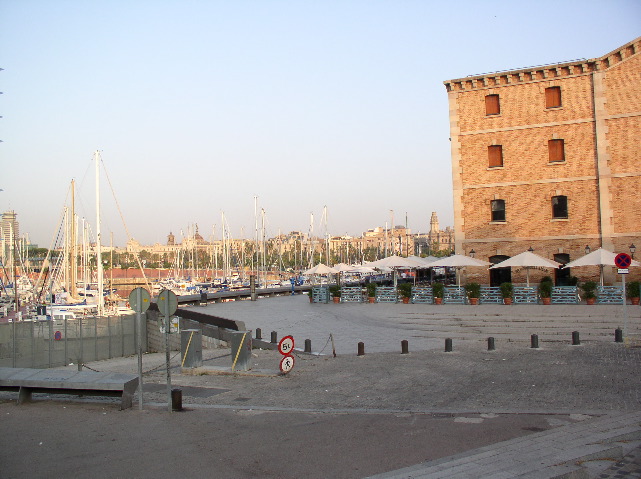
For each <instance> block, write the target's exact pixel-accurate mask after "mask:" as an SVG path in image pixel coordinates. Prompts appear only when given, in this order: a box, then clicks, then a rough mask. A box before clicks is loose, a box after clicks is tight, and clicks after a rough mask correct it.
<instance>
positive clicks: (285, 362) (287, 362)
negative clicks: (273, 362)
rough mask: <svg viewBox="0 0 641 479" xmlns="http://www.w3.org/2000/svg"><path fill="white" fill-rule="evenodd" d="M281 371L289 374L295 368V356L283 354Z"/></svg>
mask: <svg viewBox="0 0 641 479" xmlns="http://www.w3.org/2000/svg"><path fill="white" fill-rule="evenodd" d="M279 367H280V372H281V373H283V374H287V373H288V372H290V371H291V370H292V369H294V356H292V355H291V354H287V355H285V356H283V359H281V360H280V365H279Z"/></svg>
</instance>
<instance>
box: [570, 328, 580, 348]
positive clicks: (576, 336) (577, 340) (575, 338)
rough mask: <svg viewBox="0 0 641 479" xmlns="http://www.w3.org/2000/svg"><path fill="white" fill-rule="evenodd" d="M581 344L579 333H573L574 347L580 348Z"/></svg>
mask: <svg viewBox="0 0 641 479" xmlns="http://www.w3.org/2000/svg"><path fill="white" fill-rule="evenodd" d="M579 344H581V340H580V339H579V332H578V331H572V346H578V345H579Z"/></svg>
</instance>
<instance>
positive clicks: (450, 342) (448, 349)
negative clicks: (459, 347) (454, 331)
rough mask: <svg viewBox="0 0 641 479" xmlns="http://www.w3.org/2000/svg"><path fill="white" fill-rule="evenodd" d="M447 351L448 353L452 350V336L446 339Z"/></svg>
mask: <svg viewBox="0 0 641 479" xmlns="http://www.w3.org/2000/svg"><path fill="white" fill-rule="evenodd" d="M445 352H446V353H451V352H452V338H447V339H445Z"/></svg>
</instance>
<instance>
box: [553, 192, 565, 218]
mask: <svg viewBox="0 0 641 479" xmlns="http://www.w3.org/2000/svg"><path fill="white" fill-rule="evenodd" d="M552 218H554V219H567V218H568V197H567V196H553V197H552Z"/></svg>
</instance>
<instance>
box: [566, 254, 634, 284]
mask: <svg viewBox="0 0 641 479" xmlns="http://www.w3.org/2000/svg"><path fill="white" fill-rule="evenodd" d="M616 256H617V255H616V253H613V252H612V251H608V250H607V249H603V248H599V249H598V250H596V251H592V252H591V253H588V254H586V255H585V256H581V257H580V258H579V259H575V260H574V261H570V262H569V263H567V264H565V265H563V267H564V268H576V267H578V266H598V267H599V269H600V270H601V271H600V279H601V286H603V267H604V266H616V265H615V264H614V258H616ZM630 266H641V263H639V262H638V261H636V260H632V264H631V265H630Z"/></svg>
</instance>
